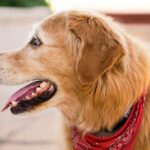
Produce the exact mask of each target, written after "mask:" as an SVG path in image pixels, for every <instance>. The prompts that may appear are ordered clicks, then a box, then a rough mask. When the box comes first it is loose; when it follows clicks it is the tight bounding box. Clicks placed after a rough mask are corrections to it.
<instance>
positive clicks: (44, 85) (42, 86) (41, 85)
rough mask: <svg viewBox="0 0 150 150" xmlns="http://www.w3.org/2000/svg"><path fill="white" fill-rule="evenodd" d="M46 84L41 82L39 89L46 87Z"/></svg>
mask: <svg viewBox="0 0 150 150" xmlns="http://www.w3.org/2000/svg"><path fill="white" fill-rule="evenodd" d="M47 85H48V84H47V83H46V82H42V83H41V84H40V87H41V88H44V87H46V86H47Z"/></svg>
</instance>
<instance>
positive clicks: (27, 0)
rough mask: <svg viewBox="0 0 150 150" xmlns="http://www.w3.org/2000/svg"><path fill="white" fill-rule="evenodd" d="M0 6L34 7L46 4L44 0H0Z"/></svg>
mask: <svg viewBox="0 0 150 150" xmlns="http://www.w3.org/2000/svg"><path fill="white" fill-rule="evenodd" d="M0 6H10V7H34V6H47V3H46V2H45V0H0Z"/></svg>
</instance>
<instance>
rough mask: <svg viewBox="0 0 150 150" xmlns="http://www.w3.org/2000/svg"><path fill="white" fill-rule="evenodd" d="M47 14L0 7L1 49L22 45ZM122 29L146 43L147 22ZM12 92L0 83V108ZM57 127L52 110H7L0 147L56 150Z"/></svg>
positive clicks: (2, 116) (0, 124)
mask: <svg viewBox="0 0 150 150" xmlns="http://www.w3.org/2000/svg"><path fill="white" fill-rule="evenodd" d="M47 15H49V11H48V10H47V9H33V10H27V11H26V10H20V9H19V10H18V11H15V10H9V9H7V10H4V9H0V50H1V51H3V50H10V49H15V48H17V47H19V46H21V45H22V44H23V43H24V41H25V39H26V38H27V35H28V32H29V31H30V30H31V25H32V24H33V23H36V22H38V21H39V20H41V18H44V17H45V16H47ZM125 28H126V29H127V30H128V31H129V32H131V33H133V34H134V35H136V36H137V37H138V36H140V37H141V38H143V39H144V40H145V41H146V42H147V43H148V42H149V40H150V37H149V35H150V30H149V28H150V26H149V25H126V26H125ZM13 91H14V87H7V86H2V85H0V109H1V108H2V106H3V105H4V103H6V100H7V99H8V97H9V96H10V93H12V92H13ZM60 126H61V121H60V116H59V113H58V112H57V111H56V110H55V109H52V110H47V111H44V112H41V113H38V114H36V115H32V116H30V117H15V116H13V115H11V114H10V113H9V111H6V112H4V113H0V150H10V149H11V150H27V149H28V150H41V149H42V150H50V149H52V150H56V149H57V148H56V147H53V144H54V143H55V141H56V140H57V141H59V140H61V139H59V135H60V134H61V132H62V131H61V130H60Z"/></svg>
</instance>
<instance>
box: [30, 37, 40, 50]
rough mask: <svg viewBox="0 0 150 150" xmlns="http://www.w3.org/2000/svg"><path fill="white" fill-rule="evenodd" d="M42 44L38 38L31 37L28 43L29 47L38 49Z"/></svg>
mask: <svg viewBox="0 0 150 150" xmlns="http://www.w3.org/2000/svg"><path fill="white" fill-rule="evenodd" d="M41 44H42V42H41V40H40V39H39V38H38V37H33V38H32V40H31V41H30V45H31V46H32V47H33V48H38V47H39V46H40V45H41Z"/></svg>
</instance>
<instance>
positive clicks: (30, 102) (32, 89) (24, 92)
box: [2, 80, 57, 114]
mask: <svg viewBox="0 0 150 150" xmlns="http://www.w3.org/2000/svg"><path fill="white" fill-rule="evenodd" d="M56 91H57V88H56V85H55V84H54V83H53V82H50V81H46V80H45V81H44V80H43V81H34V82H32V83H30V84H28V85H26V86H25V87H23V88H21V89H20V90H18V91H17V92H15V93H14V94H13V95H12V96H11V97H10V98H9V100H8V103H7V104H6V105H5V107H4V108H3V110H2V111H4V110H6V109H7V108H9V107H11V112H12V113H13V114H18V113H23V112H25V111H28V110H30V109H32V108H33V107H35V106H37V105H39V104H41V103H43V102H45V101H48V100H49V99H50V98H51V97H53V96H54V95H55V93H56Z"/></svg>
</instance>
